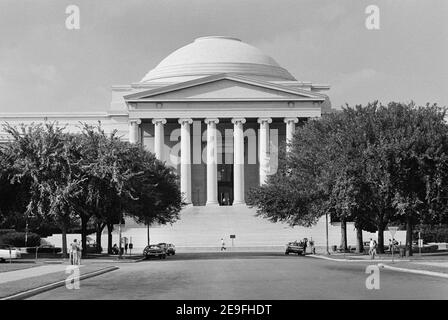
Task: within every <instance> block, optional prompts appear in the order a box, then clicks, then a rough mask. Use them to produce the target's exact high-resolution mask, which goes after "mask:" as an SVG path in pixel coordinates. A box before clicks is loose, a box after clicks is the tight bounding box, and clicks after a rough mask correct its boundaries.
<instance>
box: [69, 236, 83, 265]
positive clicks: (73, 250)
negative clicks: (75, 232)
mask: <svg viewBox="0 0 448 320" xmlns="http://www.w3.org/2000/svg"><path fill="white" fill-rule="evenodd" d="M80 263H81V248H80V246H79V244H78V240H77V239H75V240H73V242H72V243H71V244H70V264H71V265H79V264H80Z"/></svg>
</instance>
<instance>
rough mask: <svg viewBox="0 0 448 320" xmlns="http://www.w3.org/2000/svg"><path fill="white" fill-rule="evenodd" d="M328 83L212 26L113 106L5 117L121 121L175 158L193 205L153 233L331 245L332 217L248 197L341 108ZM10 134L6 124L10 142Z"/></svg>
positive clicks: (190, 239)
mask: <svg viewBox="0 0 448 320" xmlns="http://www.w3.org/2000/svg"><path fill="white" fill-rule="evenodd" d="M285 49H287V48H285ZM327 90H329V86H328V85H323V84H315V83H311V82H306V81H301V80H297V79H296V78H295V77H294V76H293V75H291V74H290V73H289V72H288V71H287V70H286V69H284V68H282V67H281V66H280V65H279V64H278V63H277V62H276V61H275V60H274V59H273V58H271V57H270V56H268V55H266V54H264V53H263V52H261V51H260V50H259V49H257V48H255V47H253V46H251V45H249V44H247V43H244V42H242V41H241V40H239V39H236V38H231V37H221V36H211V37H202V38H198V39H196V40H194V41H193V42H192V43H190V44H188V45H186V46H184V47H182V48H180V49H178V50H176V51H174V52H173V53H171V54H169V55H168V56H167V57H166V58H165V59H163V60H162V61H161V62H160V63H159V64H158V65H157V66H156V67H155V68H154V69H152V70H150V71H149V72H148V73H147V74H146V75H145V76H144V77H143V78H142V80H141V81H139V82H136V83H132V84H126V85H116V86H113V87H112V101H111V104H110V106H109V107H107V108H105V111H104V112H103V113H93V114H87V113H61V114H42V113H36V114H14V113H7V114H0V122H4V121H8V122H10V123H30V122H39V121H45V120H48V121H58V122H59V123H61V124H65V125H67V127H68V129H69V130H73V131H76V130H78V127H77V125H78V124H79V122H86V123H97V122H98V121H101V123H102V126H103V127H104V129H105V130H106V131H112V130H116V131H118V134H119V135H121V136H122V138H123V139H129V141H130V142H132V143H140V144H141V145H142V146H143V147H144V148H147V149H148V150H150V151H152V152H154V153H155V155H156V157H157V158H159V159H160V160H163V161H165V162H166V163H167V164H168V165H170V166H173V167H174V168H175V169H176V171H177V173H178V174H179V176H180V186H181V191H182V192H183V194H184V197H185V201H186V202H187V203H188V204H190V205H189V206H188V207H187V208H186V209H184V210H183V211H182V213H181V219H180V220H179V221H178V222H176V223H175V224H173V225H172V226H153V231H152V232H151V234H152V240H151V241H153V239H154V241H155V242H159V241H164V242H173V243H176V244H177V245H178V246H179V245H180V246H182V245H183V246H187V247H188V246H208V245H210V244H211V245H216V244H217V243H218V241H219V239H220V238H222V237H224V238H227V239H229V236H230V235H233V237H232V238H233V239H234V240H235V241H236V245H239V246H263V245H281V244H284V243H285V241H288V240H289V241H290V240H295V239H297V238H300V237H305V236H307V237H310V236H312V237H313V238H314V239H316V241H317V245H323V242H324V240H323V239H324V238H323V237H324V235H325V231H324V230H325V229H324V224H322V222H319V224H318V225H317V227H315V228H311V229H305V228H299V229H298V228H288V227H287V226H285V225H282V224H273V223H270V222H267V221H266V220H264V219H261V218H258V217H254V213H255V210H254V209H251V208H248V207H247V206H246V205H245V201H246V200H245V199H246V194H247V191H248V190H249V189H250V188H251V187H253V186H257V185H260V184H263V183H264V182H265V181H266V178H267V176H268V175H269V174H272V173H275V170H276V168H277V161H278V158H277V157H278V152H279V150H280V149H281V148H283V147H284V146H285V143H286V142H287V141H288V140H289V139H291V137H292V135H293V133H294V130H295V127H296V126H299V125H301V123H303V122H304V121H306V120H307V119H309V118H315V117H320V116H321V115H322V114H323V113H326V112H330V111H331V104H330V101H329V98H328V96H327V95H326V94H324V93H323V92H325V91H327ZM5 139H7V137H6V136H5V134H4V133H3V134H2V133H1V132H0V142H1V140H5ZM127 227H128V228H127V231H126V232H125V235H126V236H127V237H128V238H133V239H134V240H133V241H134V243H135V248H141V247H144V245H145V243H146V232H145V231H144V230H142V229H138V226H136V225H132V223H128V222H127ZM134 227H135V228H134ZM333 229H334V230H333ZM351 236H352V237H353V239H354V236H355V235H354V233H353V235H352V234H351V233H349V241H350V237H351ZM330 237H334V241H332V240H330V244H336V243H338V241H339V228H338V227H334V228H332V229H331V230H330ZM332 242H335V243H332Z"/></svg>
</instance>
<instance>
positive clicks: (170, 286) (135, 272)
mask: <svg viewBox="0 0 448 320" xmlns="http://www.w3.org/2000/svg"><path fill="white" fill-rule="evenodd" d="M370 264H371V263H370V262H333V261H328V260H321V259H316V258H312V257H302V256H296V255H290V256H285V255H282V254H281V253H271V254H270V253H251V254H246V253H230V252H223V253H208V254H200V253H195V254H187V253H185V254H178V255H176V256H172V257H168V258H167V259H166V260H158V259H154V260H147V261H142V262H137V263H120V264H119V265H118V266H119V268H120V269H119V270H116V271H113V272H110V273H106V274H103V275H101V276H98V277H94V278H90V279H87V280H83V281H82V282H81V286H80V289H79V290H68V289H66V288H65V287H61V288H57V289H54V290H51V291H47V292H45V293H42V294H40V295H37V296H34V297H31V298H30V299H81V300H82V299H87V300H93V299H172V300H181V299H182V300H184V299H192V300H195V299H199V300H207V299H230V300H231V299H447V298H448V280H446V279H441V278H436V277H430V276H424V275H415V274H409V273H402V272H395V271H389V270H384V269H380V278H379V281H380V282H379V284H380V288H379V289H370V290H369V289H367V288H366V279H367V277H368V276H369V274H367V273H366V267H367V266H368V265H370Z"/></svg>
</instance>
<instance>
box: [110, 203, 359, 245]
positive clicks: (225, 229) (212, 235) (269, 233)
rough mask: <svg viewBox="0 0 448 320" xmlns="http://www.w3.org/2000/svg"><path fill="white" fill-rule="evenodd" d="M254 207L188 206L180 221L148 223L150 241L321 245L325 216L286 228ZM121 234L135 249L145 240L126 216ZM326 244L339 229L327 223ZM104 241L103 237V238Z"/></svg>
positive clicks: (337, 236)
mask: <svg viewBox="0 0 448 320" xmlns="http://www.w3.org/2000/svg"><path fill="white" fill-rule="evenodd" d="M255 214H256V211H255V209H252V208H248V207H247V206H216V207H206V206H191V207H187V208H185V209H183V210H182V212H181V215H180V220H178V221H177V222H175V223H174V224H172V225H164V226H151V227H150V230H149V232H150V240H151V243H159V242H168V243H173V244H175V245H176V247H178V248H179V249H181V248H188V250H194V248H197V249H198V250H205V249H206V248H212V250H216V248H217V247H220V245H221V238H223V239H224V241H225V243H226V246H228V247H229V249H231V248H232V240H231V239H230V235H234V236H235V239H234V240H233V247H234V248H235V249H241V248H246V249H251V250H256V249H260V250H265V249H269V248H272V249H279V248H280V249H281V250H283V248H284V246H285V244H286V243H287V242H289V241H294V240H300V239H303V238H305V237H306V238H308V239H310V238H311V237H312V238H313V240H314V241H315V243H316V246H325V218H323V219H321V220H319V222H318V223H317V225H315V226H313V227H311V228H304V227H294V228H292V227H290V226H288V225H287V224H284V223H272V222H270V221H268V220H266V219H264V218H261V217H257V216H255ZM351 229H353V228H350V225H349V227H348V237H349V242H353V243H354V242H355V238H354V237H355V232H354V231H352V230H351ZM114 236H115V235H114ZM123 236H125V237H127V238H128V239H131V238H132V242H133V244H134V247H135V248H136V249H141V248H142V247H144V246H145V245H146V243H147V230H146V227H145V226H142V225H137V224H136V223H135V222H133V221H132V220H130V219H127V220H126V227H125V228H124V231H123ZM329 239H330V241H329V244H330V245H334V244H339V241H340V228H339V227H338V226H332V225H330V226H329ZM103 241H105V239H104V240H103Z"/></svg>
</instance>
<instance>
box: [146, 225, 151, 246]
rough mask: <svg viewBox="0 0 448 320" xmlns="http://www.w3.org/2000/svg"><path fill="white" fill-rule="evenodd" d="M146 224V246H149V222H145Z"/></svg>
mask: <svg viewBox="0 0 448 320" xmlns="http://www.w3.org/2000/svg"><path fill="white" fill-rule="evenodd" d="M146 226H147V229H146V237H147V240H148V246H149V240H150V238H149V224H147V225H146Z"/></svg>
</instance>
